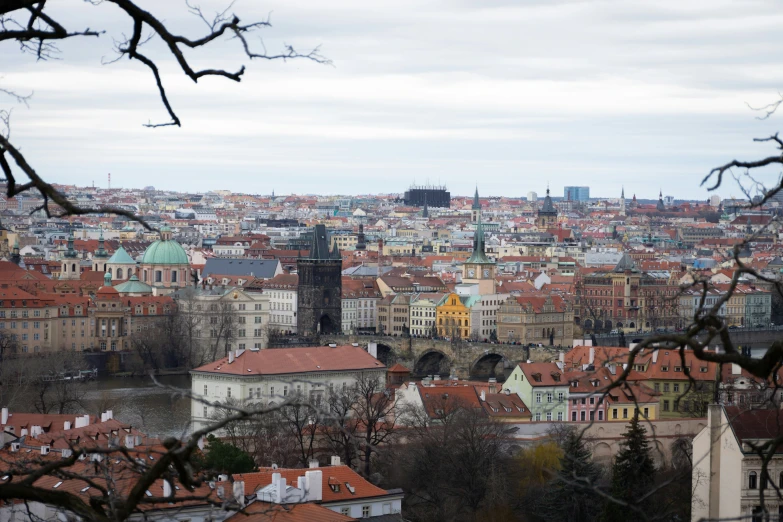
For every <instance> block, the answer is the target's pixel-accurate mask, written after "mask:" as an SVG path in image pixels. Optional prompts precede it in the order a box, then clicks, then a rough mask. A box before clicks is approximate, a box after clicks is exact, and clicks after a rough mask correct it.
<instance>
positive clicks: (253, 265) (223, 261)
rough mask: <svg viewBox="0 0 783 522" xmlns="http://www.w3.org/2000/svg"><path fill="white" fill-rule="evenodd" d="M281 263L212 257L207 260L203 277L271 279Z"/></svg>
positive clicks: (266, 260)
mask: <svg viewBox="0 0 783 522" xmlns="http://www.w3.org/2000/svg"><path fill="white" fill-rule="evenodd" d="M279 265H280V261H279V260H277V259H234V258H222V257H211V258H209V259H207V263H206V264H205V265H204V270H203V271H202V272H201V277H202V278H203V279H206V278H207V277H209V276H211V275H213V274H218V275H225V276H253V277H257V278H260V279H271V278H273V277H274V276H275V272H277V267H278V266H279Z"/></svg>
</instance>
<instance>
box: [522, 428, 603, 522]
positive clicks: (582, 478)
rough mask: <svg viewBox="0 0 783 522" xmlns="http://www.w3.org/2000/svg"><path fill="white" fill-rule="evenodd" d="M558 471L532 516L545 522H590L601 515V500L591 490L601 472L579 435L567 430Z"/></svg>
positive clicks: (572, 430) (594, 486)
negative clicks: (534, 515)
mask: <svg viewBox="0 0 783 522" xmlns="http://www.w3.org/2000/svg"><path fill="white" fill-rule="evenodd" d="M562 450H563V455H562V457H561V458H560V470H559V471H558V472H557V475H556V476H555V477H554V479H553V480H552V481H551V482H550V485H549V486H550V487H549V489H548V491H547V492H546V494H544V495H542V497H541V499H540V502H539V503H538V506H537V507H536V510H535V514H536V515H537V516H538V517H539V518H541V519H542V520H546V521H552V522H555V521H558V522H590V521H592V520H597V518H598V516H599V515H600V513H601V505H602V502H601V497H600V496H599V495H597V494H596V492H595V488H596V487H597V486H598V481H599V480H600V478H601V470H600V468H599V467H598V466H596V465H595V464H594V463H593V462H592V454H591V453H590V450H589V449H587V447H586V446H585V442H584V440H582V437H581V436H580V434H579V432H577V430H575V429H571V430H569V431H568V433H567V434H566V436H565V438H564V440H563V443H562Z"/></svg>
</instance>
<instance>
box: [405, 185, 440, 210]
mask: <svg viewBox="0 0 783 522" xmlns="http://www.w3.org/2000/svg"><path fill="white" fill-rule="evenodd" d="M402 199H403V200H404V201H405V204H406V205H410V206H413V207H423V206H424V205H427V206H428V207H430V208H432V207H440V208H449V206H450V205H451V193H450V192H449V191H447V190H446V187H445V186H436V185H424V186H416V185H411V188H409V189H408V190H406V191H405V195H404V196H403V198H402Z"/></svg>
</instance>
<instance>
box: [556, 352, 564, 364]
mask: <svg viewBox="0 0 783 522" xmlns="http://www.w3.org/2000/svg"><path fill="white" fill-rule="evenodd" d="M557 359H558V360H559V361H560V362H561V363H564V362H565V352H560V355H558V356H557Z"/></svg>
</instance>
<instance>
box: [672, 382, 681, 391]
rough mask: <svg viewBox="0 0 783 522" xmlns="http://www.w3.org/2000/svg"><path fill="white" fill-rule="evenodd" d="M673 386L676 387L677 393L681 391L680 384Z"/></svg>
mask: <svg viewBox="0 0 783 522" xmlns="http://www.w3.org/2000/svg"><path fill="white" fill-rule="evenodd" d="M672 386H673V387H674V391H676V392H678V391H680V385H679V384H673V385H672Z"/></svg>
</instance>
